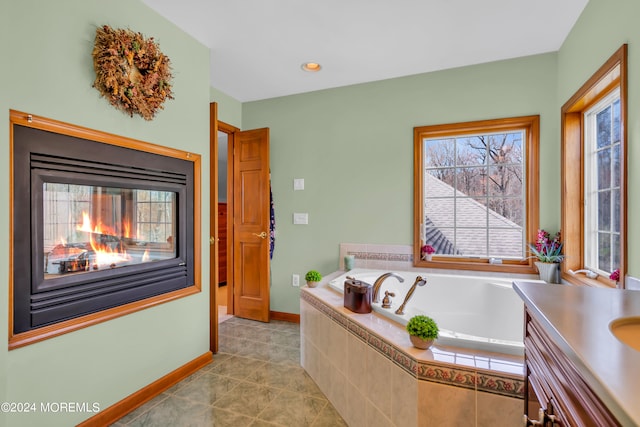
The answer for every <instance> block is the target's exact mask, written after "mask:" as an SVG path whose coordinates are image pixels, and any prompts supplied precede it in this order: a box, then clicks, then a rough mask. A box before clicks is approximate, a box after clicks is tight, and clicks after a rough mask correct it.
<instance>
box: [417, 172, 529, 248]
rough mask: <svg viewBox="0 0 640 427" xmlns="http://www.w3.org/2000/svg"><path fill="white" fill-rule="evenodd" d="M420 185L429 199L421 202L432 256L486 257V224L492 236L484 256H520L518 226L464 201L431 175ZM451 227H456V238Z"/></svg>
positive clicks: (519, 231) (460, 193) (465, 199)
mask: <svg viewBox="0 0 640 427" xmlns="http://www.w3.org/2000/svg"><path fill="white" fill-rule="evenodd" d="M424 182H425V188H429V197H430V198H429V199H425V203H424V213H425V242H426V243H428V244H430V245H431V246H433V247H434V248H435V249H436V253H438V254H452V255H471V256H479V255H481V254H486V250H487V248H486V242H487V230H486V224H487V220H488V222H489V225H490V227H491V228H490V230H491V233H492V235H491V236H490V239H489V254H488V255H489V256H495V257H503V258H521V257H522V256H523V253H522V248H523V235H522V227H521V226H520V225H518V224H516V223H515V222H513V221H511V220H509V219H508V218H505V217H504V216H502V215H500V214H498V213H497V212H495V211H493V210H491V209H489V208H487V207H486V206H484V205H483V204H481V203H479V202H477V201H476V200H474V199H472V198H469V197H467V196H466V195H465V194H464V193H462V192H460V191H458V190H456V189H455V188H453V187H452V186H450V185H449V184H447V183H445V182H443V181H441V180H439V179H438V178H436V177H434V176H433V175H431V174H428V173H427V174H425V181H424ZM454 194H455V196H456V198H455V199H454ZM454 200H455V204H456V206H455V212H456V217H455V218H454V215H453V212H454ZM454 221H455V223H454ZM454 226H456V227H457V233H456V234H454V231H455V230H456V229H455V228H454ZM434 227H435V228H434ZM482 227H485V228H482ZM453 242H455V244H454V243H453Z"/></svg>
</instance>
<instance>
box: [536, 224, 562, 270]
mask: <svg viewBox="0 0 640 427" xmlns="http://www.w3.org/2000/svg"><path fill="white" fill-rule="evenodd" d="M529 249H530V250H531V253H533V256H534V257H536V258H538V261H541V262H561V261H562V260H563V259H564V255H562V242H560V232H559V231H558V232H557V233H556V235H555V236H553V238H551V234H549V232H548V231H545V230H542V229H540V230H538V235H537V236H536V242H535V244H529Z"/></svg>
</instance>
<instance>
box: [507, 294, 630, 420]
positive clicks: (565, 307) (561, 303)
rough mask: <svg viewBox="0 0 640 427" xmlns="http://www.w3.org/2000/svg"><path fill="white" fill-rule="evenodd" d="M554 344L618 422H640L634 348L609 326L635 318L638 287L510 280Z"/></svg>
mask: <svg viewBox="0 0 640 427" xmlns="http://www.w3.org/2000/svg"><path fill="white" fill-rule="evenodd" d="M514 285H515V286H514V289H515V290H516V292H517V293H518V295H520V297H521V298H522V299H523V300H524V302H525V304H526V305H527V307H528V308H529V310H530V311H531V313H532V314H533V315H534V316H535V317H536V319H537V320H538V321H539V322H540V324H541V325H542V326H543V327H544V328H545V331H546V332H547V333H548V334H549V336H550V337H551V338H552V340H553V341H554V343H555V344H556V345H557V346H558V347H560V349H561V350H562V351H564V352H565V354H566V355H567V357H568V358H569V359H570V360H571V361H572V362H573V363H574V365H575V366H576V368H578V370H579V371H580V373H581V374H582V376H583V378H584V380H585V381H586V382H587V384H588V385H589V386H590V387H591V389H592V390H593V391H594V392H595V393H596V394H597V395H598V397H600V399H601V400H602V402H603V403H604V404H605V405H606V406H607V407H608V408H609V410H610V411H611V413H612V414H613V415H614V416H615V417H616V418H617V419H618V421H619V422H620V423H621V424H622V425H623V426H632V425H635V426H640V352H639V351H636V350H634V349H632V348H631V347H629V346H627V345H626V344H623V343H622V342H620V341H619V340H618V339H617V338H616V337H615V336H614V335H613V333H611V330H610V329H609V324H610V323H611V322H612V321H613V320H615V319H618V318H620V317H629V316H640V291H630V290H620V289H598V288H588V287H578V286H568V285H549V284H540V283H531V282H518V281H516V282H514Z"/></svg>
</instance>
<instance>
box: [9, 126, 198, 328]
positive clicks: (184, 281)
mask: <svg viewBox="0 0 640 427" xmlns="http://www.w3.org/2000/svg"><path fill="white" fill-rule="evenodd" d="M32 123H33V122H27V124H26V125H21V124H19V123H13V124H12V141H13V164H12V166H13V221H12V232H13V239H12V240H13V250H12V258H13V281H12V282H13V334H14V335H19V334H23V333H28V332H29V331H33V330H37V329H38V328H43V327H49V326H51V325H55V324H59V323H61V322H68V321H70V320H72V319H77V318H83V317H86V316H88V315H93V314H94V313H98V312H102V311H105V310H107V311H108V310H110V309H114V308H116V307H122V306H127V305H128V304H131V303H135V302H139V301H144V300H148V299H150V298H154V297H157V296H159V295H164V294H170V293H172V292H175V291H179V290H183V289H187V288H189V287H193V286H194V283H195V274H194V271H195V268H194V267H195V265H194V258H195V257H194V255H195V254H194V162H193V161H190V160H185V159H181V158H176V157H172V156H167V155H162V154H157V153H154V152H149V151H144V150H139V149H135V148H131V147H129V145H132V144H129V143H126V144H122V143H121V144H120V145H114V144H110V143H105V142H101V141H96V140H92V139H87V138H80V137H77V136H71V135H69V134H62V133H58V132H56V131H52V130H51V129H46V126H44V129H43V128H38V127H37V126H36V127H33V125H32ZM93 132H95V131H93ZM189 156H190V155H189Z"/></svg>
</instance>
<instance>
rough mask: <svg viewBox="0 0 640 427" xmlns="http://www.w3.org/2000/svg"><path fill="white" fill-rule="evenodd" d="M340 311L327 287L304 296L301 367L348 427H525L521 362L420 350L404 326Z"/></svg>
mask: <svg viewBox="0 0 640 427" xmlns="http://www.w3.org/2000/svg"><path fill="white" fill-rule="evenodd" d="M332 278H333V277H332V276H329V277H327V278H325V281H329V280H331V279H332ZM342 303H343V300H342V295H338V294H337V293H335V292H334V291H332V290H330V289H328V288H327V287H326V286H325V285H323V284H321V285H320V286H319V287H318V288H314V289H309V288H303V289H302V293H301V303H300V317H301V350H302V354H301V361H302V366H303V367H304V368H305V370H306V371H307V372H308V373H309V375H310V376H311V377H312V378H313V379H314V380H315V381H316V383H317V384H318V386H319V387H320V389H321V390H322V391H323V392H324V394H325V395H326V396H327V397H328V399H329V400H330V401H331V402H332V403H333V405H334V407H335V408H336V409H337V410H338V412H339V413H340V414H341V415H342V417H343V418H344V419H345V421H347V423H348V424H349V425H350V426H368V425H380V426H403V427H404V426H431V425H433V426H436V425H437V426H459V425H465V426H474V425H475V426H487V425H491V426H513V425H519V423H520V422H521V419H522V413H523V405H524V404H523V400H522V399H523V395H524V368H523V359H522V358H521V357H517V356H508V355H500V354H496V353H486V352H475V351H473V350H466V349H456V348H453V347H443V346H438V345H437V344H436V345H435V346H434V347H432V349H431V350H426V351H423V350H418V349H415V348H413V347H412V346H411V344H410V341H409V337H408V335H407V333H406V332H405V330H404V328H403V327H402V326H400V325H399V324H396V323H394V322H390V321H389V320H387V319H384V318H383V317H382V316H380V315H378V314H375V313H371V314H355V313H352V312H350V311H348V310H347V309H345V308H344V307H343V304H342Z"/></svg>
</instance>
